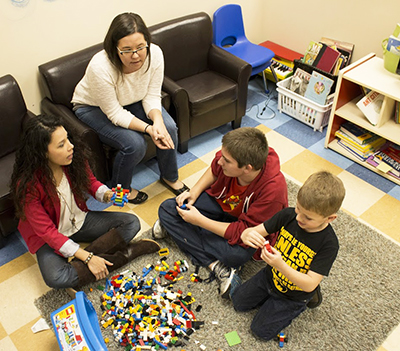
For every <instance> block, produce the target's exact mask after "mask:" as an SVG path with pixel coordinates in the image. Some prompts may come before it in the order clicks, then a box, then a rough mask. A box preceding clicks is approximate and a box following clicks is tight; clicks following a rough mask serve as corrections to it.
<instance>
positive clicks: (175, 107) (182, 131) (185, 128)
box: [163, 76, 190, 152]
mask: <svg viewBox="0 0 400 351" xmlns="http://www.w3.org/2000/svg"><path fill="white" fill-rule="evenodd" d="M163 90H164V91H165V92H166V93H168V94H169V95H170V97H171V102H172V108H171V115H172V117H173V118H174V119H175V122H176V124H177V126H178V139H179V144H183V143H186V142H187V141H188V140H189V139H190V123H189V116H190V111H189V96H188V94H187V92H186V90H185V89H183V88H182V87H181V86H179V85H178V84H177V83H176V82H174V81H173V80H172V79H171V78H169V77H167V76H165V77H164V82H163ZM179 151H183V150H182V149H181V147H179ZM183 152H185V151H183Z"/></svg>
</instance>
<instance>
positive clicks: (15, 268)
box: [0, 252, 36, 283]
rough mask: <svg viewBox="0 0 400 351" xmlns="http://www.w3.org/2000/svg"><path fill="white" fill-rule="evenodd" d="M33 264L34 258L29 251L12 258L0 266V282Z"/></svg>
mask: <svg viewBox="0 0 400 351" xmlns="http://www.w3.org/2000/svg"><path fill="white" fill-rule="evenodd" d="M35 264H36V260H35V258H34V257H33V256H32V255H31V254H30V253H29V252H27V253H25V254H23V255H22V256H20V257H18V258H16V259H15V260H12V261H11V262H8V263H6V264H5V265H3V266H1V267H0V283H2V282H4V281H6V280H7V279H9V278H11V277H13V276H14V275H16V274H18V273H20V272H22V271H23V270H25V269H26V268H28V267H31V266H33V265H35Z"/></svg>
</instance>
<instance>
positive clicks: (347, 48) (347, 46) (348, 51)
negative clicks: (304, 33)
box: [320, 37, 354, 69]
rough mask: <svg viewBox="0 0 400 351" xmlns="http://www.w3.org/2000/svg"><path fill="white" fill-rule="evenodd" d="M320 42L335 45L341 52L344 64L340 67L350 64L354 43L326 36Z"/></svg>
mask: <svg viewBox="0 0 400 351" xmlns="http://www.w3.org/2000/svg"><path fill="white" fill-rule="evenodd" d="M320 42H321V43H323V44H326V45H328V46H330V47H334V48H335V49H336V50H337V51H339V52H340V54H341V56H340V57H341V58H342V66H341V67H340V68H339V69H341V68H343V67H346V66H348V65H349V64H350V61H351V57H352V55H353V51H354V44H352V43H348V42H345V41H341V40H336V39H331V38H326V37H322V38H321V40H320Z"/></svg>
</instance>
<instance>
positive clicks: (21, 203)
mask: <svg viewBox="0 0 400 351" xmlns="http://www.w3.org/2000/svg"><path fill="white" fill-rule="evenodd" d="M71 132H72V131H69V130H68V127H67V125H65V124H63V123H62V121H61V120H60V119H59V118H57V117H55V116H44V115H41V116H37V117H34V118H31V119H30V120H29V121H28V122H27V124H26V125H25V126H24V132H23V135H22V138H21V143H20V146H19V148H18V150H17V152H16V159H15V164H14V170H13V174H12V177H11V193H12V194H13V197H14V203H15V208H16V215H17V217H18V218H19V225H18V230H19V232H20V233H21V236H22V238H23V239H24V240H25V242H26V244H27V246H28V249H29V251H30V252H31V253H32V254H36V257H37V261H38V264H39V268H40V271H41V273H42V276H43V279H44V281H45V283H46V284H47V285H48V286H50V287H52V288H77V287H80V286H82V285H85V284H87V283H89V282H93V281H95V280H98V279H102V278H105V277H106V275H107V274H108V273H109V272H110V271H112V270H115V269H117V268H119V267H121V266H122V265H124V264H126V263H128V262H129V261H131V260H132V259H134V258H135V257H137V256H140V255H142V254H145V253H150V252H155V251H157V250H159V248H160V247H159V245H158V244H157V243H156V242H155V241H152V240H146V239H144V240H140V241H137V242H135V243H130V241H131V240H132V239H133V238H134V236H135V235H136V234H137V233H138V231H139V230H140V222H139V219H138V218H137V217H136V216H135V215H133V214H129V213H122V212H107V211H89V210H88V208H87V206H86V200H87V199H88V194H89V195H92V196H93V197H94V198H95V199H96V200H98V201H100V202H110V201H111V197H112V195H113V192H112V190H110V189H109V188H108V187H107V186H106V185H104V184H102V183H101V182H99V181H98V180H97V179H96V178H95V177H94V175H93V173H92V171H91V169H90V166H89V164H88V154H87V152H86V150H85V148H84V146H83V145H81V144H80V143H79V141H78V140H75V139H74V137H73V133H71ZM80 242H90V243H91V244H90V245H89V246H87V247H86V248H85V249H84V248H83V247H81V246H80V244H79V243H80ZM70 258H72V260H71V259H70Z"/></svg>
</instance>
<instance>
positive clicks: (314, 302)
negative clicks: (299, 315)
mask: <svg viewBox="0 0 400 351" xmlns="http://www.w3.org/2000/svg"><path fill="white" fill-rule="evenodd" d="M321 303H322V294H321V288H320V286H319V285H318V286H317V289H316V290H315V293H314V296H313V297H312V298H311V300H310V301H308V303H307V307H308V308H316V307H318V306H319V305H320V304H321Z"/></svg>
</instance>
